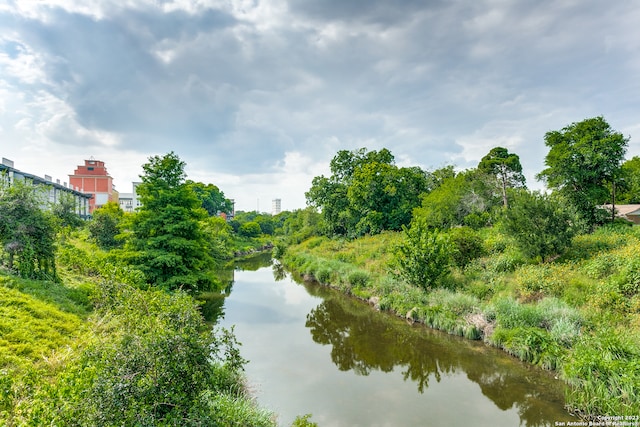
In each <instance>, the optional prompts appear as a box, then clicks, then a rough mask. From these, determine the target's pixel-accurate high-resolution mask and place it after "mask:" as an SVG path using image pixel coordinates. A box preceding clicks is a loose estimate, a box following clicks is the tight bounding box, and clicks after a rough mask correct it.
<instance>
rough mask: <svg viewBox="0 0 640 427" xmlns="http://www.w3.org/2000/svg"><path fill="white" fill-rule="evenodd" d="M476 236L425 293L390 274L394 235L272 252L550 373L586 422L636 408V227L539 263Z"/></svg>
mask: <svg viewBox="0 0 640 427" xmlns="http://www.w3.org/2000/svg"><path fill="white" fill-rule="evenodd" d="M478 235H479V236H480V238H481V241H482V256H480V257H478V258H476V259H474V260H472V261H471V262H470V263H469V264H468V265H466V266H465V267H464V268H460V267H451V271H450V272H449V274H448V275H446V276H445V277H443V278H442V279H441V280H440V282H439V286H437V287H434V288H432V289H428V290H424V289H422V288H418V287H415V286H411V285H408V284H406V283H405V282H403V281H402V280H399V279H398V278H396V276H395V275H393V274H392V271H391V270H392V267H391V265H392V263H391V261H392V258H393V253H394V248H395V247H396V246H397V245H398V244H399V243H400V242H401V240H402V238H403V235H402V233H394V232H385V233H382V234H379V235H376V236H366V237H362V238H358V239H354V240H346V239H329V238H326V237H312V238H310V239H307V240H305V241H303V242H301V243H299V244H297V245H292V246H289V247H284V246H282V245H280V246H277V247H276V250H275V254H276V256H277V258H279V259H280V260H281V262H282V263H283V264H284V265H285V266H286V267H287V268H289V269H291V270H294V271H297V272H299V273H301V274H303V275H306V276H307V278H309V279H314V280H317V281H318V282H320V283H323V284H327V285H331V286H333V287H336V288H338V289H340V290H341V291H343V292H345V293H347V294H350V295H353V296H355V297H358V298H361V299H364V300H367V301H369V302H370V303H371V304H372V305H373V306H375V307H376V308H377V309H380V310H389V311H392V312H394V313H396V314H398V315H400V316H402V317H406V318H407V319H409V320H410V321H416V322H423V323H425V324H426V325H428V326H431V327H433V328H436V329H440V330H443V331H446V332H448V333H451V334H456V335H460V336H465V337H467V338H469V339H481V340H484V341H485V342H486V343H488V344H490V345H493V346H496V347H499V348H502V349H504V350H505V351H507V352H508V353H510V354H512V355H514V356H515V357H517V358H519V359H520V360H523V361H525V362H529V363H532V364H534V365H538V366H541V367H542V368H545V369H549V370H553V371H555V372H556V373H557V375H558V376H559V377H560V378H562V379H563V380H564V381H565V382H566V383H567V385H568V388H567V390H568V391H567V406H568V409H569V410H570V411H572V412H574V413H576V414H577V415H579V416H581V417H583V418H585V419H597V417H599V416H633V415H638V413H639V412H640V410H639V409H638V408H640V345H639V343H640V295H638V292H637V291H638V289H637V288H638V287H639V286H640V279H638V278H640V230H639V229H638V228H631V227H620V228H601V229H599V230H597V231H596V232H595V233H593V234H588V235H581V236H578V237H576V238H574V241H573V242H572V246H571V249H570V250H569V251H568V252H567V253H566V254H565V255H564V256H563V257H562V258H558V259H556V260H554V261H552V262H547V263H542V264H529V263H526V262H525V258H524V257H523V256H521V255H519V254H518V252H517V251H515V250H514V249H513V245H511V244H510V239H509V237H508V236H504V235H501V234H499V233H498V232H497V231H496V230H493V229H489V228H487V229H483V230H481V231H480V232H478Z"/></svg>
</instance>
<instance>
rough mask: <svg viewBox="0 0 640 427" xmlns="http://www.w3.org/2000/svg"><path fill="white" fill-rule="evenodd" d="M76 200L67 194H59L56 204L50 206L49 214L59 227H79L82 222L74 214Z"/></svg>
mask: <svg viewBox="0 0 640 427" xmlns="http://www.w3.org/2000/svg"><path fill="white" fill-rule="evenodd" d="M76 208H77V206H76V200H75V198H74V196H72V195H71V194H69V193H66V192H62V193H60V199H59V200H58V201H57V203H53V204H52V205H51V213H52V214H53V216H54V217H55V218H56V221H57V222H58V223H59V225H60V226H61V227H71V228H75V227H79V226H80V225H82V223H83V221H82V219H81V218H80V216H79V215H78V214H77V213H76Z"/></svg>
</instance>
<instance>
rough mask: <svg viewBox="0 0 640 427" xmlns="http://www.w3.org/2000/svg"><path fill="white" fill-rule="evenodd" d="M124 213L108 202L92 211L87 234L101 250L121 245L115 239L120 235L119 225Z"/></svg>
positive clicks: (113, 203) (115, 204)
mask: <svg viewBox="0 0 640 427" xmlns="http://www.w3.org/2000/svg"><path fill="white" fill-rule="evenodd" d="M123 216H124V212H123V211H122V209H120V206H118V204H117V203H115V202H108V203H107V204H105V205H103V206H102V207H100V208H98V209H96V210H95V211H93V219H92V220H91V221H90V222H89V233H90V234H91V238H92V239H93V240H95V241H96V243H97V245H98V246H100V247H101V248H103V249H113V248H116V247H118V246H121V245H122V241H121V240H118V239H116V236H117V235H118V234H120V223H121V222H122V218H123Z"/></svg>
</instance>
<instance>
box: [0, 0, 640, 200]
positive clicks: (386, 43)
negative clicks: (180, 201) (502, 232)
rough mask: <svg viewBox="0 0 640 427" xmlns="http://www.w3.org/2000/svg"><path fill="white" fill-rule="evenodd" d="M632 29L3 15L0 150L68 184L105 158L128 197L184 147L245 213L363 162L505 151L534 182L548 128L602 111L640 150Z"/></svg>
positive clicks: (524, 14) (226, 13)
mask: <svg viewBox="0 0 640 427" xmlns="http://www.w3.org/2000/svg"><path fill="white" fill-rule="evenodd" d="M638 18H640V10H639V9H638V8H637V7H635V4H634V2H633V1H631V0H621V1H618V2H616V3H615V4H611V5H609V4H607V5H605V4H604V3H602V2H598V1H595V0H587V1H586V2H584V1H583V2H576V1H569V0H562V1H543V2H533V1H525V2H509V1H504V0H483V1H479V2H476V3H473V4H471V5H470V4H468V3H464V4H462V3H459V2H438V1H432V2H424V1H413V0H407V1H404V2H400V3H394V4H393V5H391V4H390V3H389V2H386V1H381V0H371V1H367V2H345V1H342V0H333V1H332V0H322V1H319V0H306V1H304V2H299V1H286V0H277V1H268V2H265V1H257V0H211V1H206V0H172V1H152V0H146V1H143V0H140V1H136V0H125V1H116V0H106V1H105V0H89V1H84V2H77V1H71V0H42V1H37V2H36V1H17V2H10V3H8V4H6V3H4V4H0V20H1V21H2V22H3V26H2V27H1V28H0V96H1V99H0V113H1V115H0V145H2V146H1V150H2V153H0V154H1V155H3V156H5V157H14V158H13V160H14V161H16V164H21V165H27V166H28V167H29V168H31V167H33V168H34V169H35V170H33V171H31V170H29V171H30V172H32V173H38V169H42V170H44V169H47V168H49V167H50V166H51V165H53V164H55V165H58V166H56V169H55V171H56V172H58V173H61V174H63V175H64V174H68V173H71V171H72V170H73V168H74V167H75V165H76V164H78V163H81V162H82V160H83V159H84V158H86V157H88V156H91V155H93V156H94V157H96V158H99V157H104V158H102V159H101V160H105V161H106V162H107V167H108V168H109V170H110V171H111V172H112V175H113V176H114V179H115V180H116V181H117V183H118V186H119V188H123V187H125V188H127V189H128V186H129V185H130V184H129V182H130V181H132V180H136V179H137V174H139V173H140V170H141V169H140V166H141V164H142V163H144V162H145V161H146V159H147V158H148V157H149V156H150V155H155V154H163V153H166V152H169V151H172V150H173V151H175V152H176V153H178V154H179V155H180V156H181V158H183V160H185V161H186V162H187V165H188V172H189V174H190V177H191V178H192V179H197V180H202V181H207V182H213V183H214V184H216V185H218V186H219V187H220V188H221V189H222V190H223V191H224V192H225V194H226V195H227V196H228V197H233V198H235V199H237V200H238V205H239V206H240V207H241V208H242V209H244V210H247V209H255V207H256V206H257V201H258V200H260V201H261V202H260V204H261V209H264V210H269V209H270V200H271V199H272V198H276V197H277V198H281V199H282V200H283V207H284V208H286V209H294V208H300V207H303V206H304V192H305V191H307V190H308V188H309V186H310V183H311V179H312V178H313V177H314V176H316V175H319V174H323V173H324V174H327V173H328V163H329V161H330V160H331V158H332V157H333V156H334V155H335V153H336V152H337V151H338V150H342V149H355V148H359V147H367V148H369V149H380V148H382V147H387V148H389V149H390V150H391V152H392V153H393V154H394V155H395V156H396V159H397V160H398V163H399V164H401V165H402V166H410V165H419V166H422V167H425V168H433V167H440V166H442V165H445V164H449V163H452V162H454V163H455V162H458V163H460V164H459V166H460V167H470V166H475V165H476V164H477V162H478V161H479V160H480V158H481V157H482V156H483V155H484V154H486V153H487V152H488V151H489V150H490V149H491V148H492V147H494V146H496V145H503V146H505V147H507V148H509V150H513V151H514V152H516V153H517V154H518V155H520V157H521V160H522V163H523V166H524V167H525V169H526V171H527V177H528V178H529V177H532V176H534V175H535V173H537V172H539V171H540V169H541V168H542V166H543V159H544V156H545V154H546V151H547V150H546V147H545V146H544V142H543V137H544V133H545V132H546V131H548V130H552V129H560V128H562V127H563V126H565V125H567V124H569V123H571V122H574V121H579V120H582V119H584V118H587V117H593V116H596V115H600V114H602V115H604V116H605V118H606V119H607V120H609V122H610V123H611V124H612V126H613V127H614V128H616V129H620V130H621V131H623V133H625V135H630V136H631V137H632V139H631V146H630V150H629V152H630V154H631V153H635V154H638V153H640V148H638V147H640V142H638V143H636V142H635V139H636V135H635V133H637V132H638V129H640V125H638V120H637V111H638V108H639V107H640V105H638V102H639V101H638V100H640V83H638V82H637V79H636V78H635V76H636V75H637V71H638V70H639V69H640V60H638V57H639V55H637V53H638V49H639V48H640V30H638V29H637V25H636V22H637V20H638ZM4 141H12V142H14V141H15V143H12V144H10V145H11V146H10V147H8V146H7V144H4ZM5 154H6V155H5ZM25 157H29V159H25ZM25 168H26V167H25ZM116 173H117V174H118V175H119V176H116ZM192 175H193V176H192ZM127 191H128V190H127Z"/></svg>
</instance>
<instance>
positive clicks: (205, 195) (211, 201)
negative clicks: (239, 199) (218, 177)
mask: <svg viewBox="0 0 640 427" xmlns="http://www.w3.org/2000/svg"><path fill="white" fill-rule="evenodd" d="M187 185H189V186H190V187H191V190H192V191H193V192H194V193H195V195H196V197H197V198H198V200H200V202H201V203H202V207H203V208H204V209H205V210H206V211H207V213H208V214H209V216H215V215H218V214H219V213H221V212H224V213H226V214H230V213H231V212H232V211H233V203H232V202H231V200H229V199H227V198H225V197H224V193H223V192H222V191H220V189H219V188H218V187H217V186H215V185H213V184H203V183H202V182H194V181H191V180H187Z"/></svg>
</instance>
